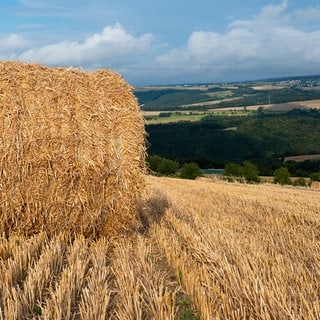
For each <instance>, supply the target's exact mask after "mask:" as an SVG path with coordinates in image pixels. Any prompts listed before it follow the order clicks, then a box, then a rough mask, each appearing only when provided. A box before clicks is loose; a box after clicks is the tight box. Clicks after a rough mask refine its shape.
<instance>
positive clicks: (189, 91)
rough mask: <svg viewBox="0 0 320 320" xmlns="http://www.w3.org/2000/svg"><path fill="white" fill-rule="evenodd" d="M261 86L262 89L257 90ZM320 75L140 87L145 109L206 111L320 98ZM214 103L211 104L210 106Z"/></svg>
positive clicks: (140, 96)
mask: <svg viewBox="0 0 320 320" xmlns="http://www.w3.org/2000/svg"><path fill="white" fill-rule="evenodd" d="M257 87H258V90H257ZM319 88H320V76H305V77H290V78H277V79H270V80H261V81H254V82H239V83H232V84H231V83H230V84H203V85H199V84H195V85H179V86H165V87H161V86H158V87H154V86H151V87H143V88H136V89H135V95H136V97H137V98H138V100H139V103H140V105H141V106H142V109H143V110H162V111H168V110H186V109H187V110H205V109H208V108H211V107H212V104H213V102H214V107H216V108H219V107H239V106H249V105H266V104H270V103H272V104H276V103H284V102H292V101H303V100H314V99H320V90H319ZM209 102H211V103H209Z"/></svg>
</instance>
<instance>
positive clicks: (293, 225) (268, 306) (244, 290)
mask: <svg viewBox="0 0 320 320" xmlns="http://www.w3.org/2000/svg"><path fill="white" fill-rule="evenodd" d="M319 199H320V193H319V190H311V189H308V188H301V189H296V188H293V187H288V188H287V187H281V186H277V185H268V184H264V185H246V184H229V183H226V182H223V181H219V180H216V181H214V180H206V179H204V178H202V179H201V180H199V181H186V180H180V179H171V178H156V177H150V176H148V177H146V189H145V192H144V195H143V199H142V202H141V206H140V209H139V211H138V212H137V213H138V217H139V220H140V226H139V227H138V228H136V229H132V230H131V233H130V234H128V235H127V236H126V237H117V238H109V239H107V238H104V237H101V238H100V239H97V240H95V241H91V240H88V239H86V238H84V237H82V236H76V237H71V236H69V235H67V234H66V233H61V234H59V235H55V236H54V237H51V238H50V237H48V236H47V235H46V234H44V233H39V234H37V235H34V236H31V237H24V236H21V235H19V236H17V235H12V236H10V237H9V238H6V237H4V236H3V237H1V238H0V277H1V278H0V282H1V283H2V287H1V291H0V319H31V318H33V317H37V318H38V319H128V320H129V319H130V320H132V319H159V320H162V319H204V320H208V319H311V320H312V319H314V320H316V319H319V318H320V299H319V283H320V229H319V226H320V213H319Z"/></svg>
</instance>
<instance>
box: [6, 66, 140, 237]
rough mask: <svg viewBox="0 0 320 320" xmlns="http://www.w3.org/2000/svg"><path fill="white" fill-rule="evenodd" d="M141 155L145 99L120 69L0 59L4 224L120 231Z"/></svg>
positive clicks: (10, 228) (130, 209)
mask: <svg viewBox="0 0 320 320" xmlns="http://www.w3.org/2000/svg"><path fill="white" fill-rule="evenodd" d="M144 156H145V131H144V124H143V120H142V116H141V113H140V110H139V106H138V104H137V100H136V99H135V97H134V95H133V94H132V88H131V87H130V86H129V85H128V84H127V82H126V81H125V80H124V79H122V78H121V77H120V76H119V75H117V74H114V73H112V72H110V71H107V70H100V71H96V72H91V73H88V72H85V71H82V70H79V69H74V68H69V69H64V68H48V67H44V66H41V65H37V64H31V63H19V62H11V61H10V62H0V193H1V194H0V201H1V203H0V205H1V207H0V210H1V211H0V233H5V234H8V233H23V234H26V235H31V234H34V233H38V232H40V231H42V230H45V231H47V232H48V233H49V234H55V233H57V232H58V231H60V230H65V231H72V232H76V233H81V234H83V235H85V236H89V237H97V236H99V235H106V236H108V235H111V234H115V233H117V232H121V230H124V229H126V227H128V226H129V225H131V224H132V223H133V222H134V217H135V200H136V199H137V197H138V196H139V195H140V191H141V189H142V186H143V170H144Z"/></svg>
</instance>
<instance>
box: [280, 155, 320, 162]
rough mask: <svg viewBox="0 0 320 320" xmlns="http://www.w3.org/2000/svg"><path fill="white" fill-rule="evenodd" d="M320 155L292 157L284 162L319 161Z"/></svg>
mask: <svg viewBox="0 0 320 320" xmlns="http://www.w3.org/2000/svg"><path fill="white" fill-rule="evenodd" d="M319 159H320V154H306V155H299V156H290V157H285V158H284V161H285V162H286V161H295V162H303V161H306V160H319Z"/></svg>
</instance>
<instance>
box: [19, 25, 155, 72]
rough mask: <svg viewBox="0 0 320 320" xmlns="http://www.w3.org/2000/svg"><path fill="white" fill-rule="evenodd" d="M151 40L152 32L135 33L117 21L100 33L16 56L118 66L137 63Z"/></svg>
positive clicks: (45, 61) (48, 61)
mask: <svg viewBox="0 0 320 320" xmlns="http://www.w3.org/2000/svg"><path fill="white" fill-rule="evenodd" d="M152 40H153V35H152V34H144V35H142V36H140V37H136V36H134V35H132V34H130V33H129V32H128V31H126V30H125V29H124V28H123V27H122V26H121V25H120V24H119V23H117V24H115V25H114V26H106V27H105V28H104V29H103V31H102V32H101V33H96V34H93V35H91V36H89V37H87V38H86V39H85V40H84V41H82V42H81V41H69V40H65V41H62V42H59V43H55V44H49V45H45V46H43V47H39V48H33V49H29V50H27V51H25V52H23V53H22V54H20V55H19V56H18V57H17V58H18V59H19V60H22V61H36V62H38V63H43V64H48V65H77V66H82V67H85V68H89V69H90V68H94V67H102V66H103V67H108V68H118V67H119V66H126V65H127V64H131V63H139V60H140V59H141V57H140V56H143V55H144V54H146V52H147V51H148V50H149V49H150V46H151V43H152ZM142 60H143V59H142Z"/></svg>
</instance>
